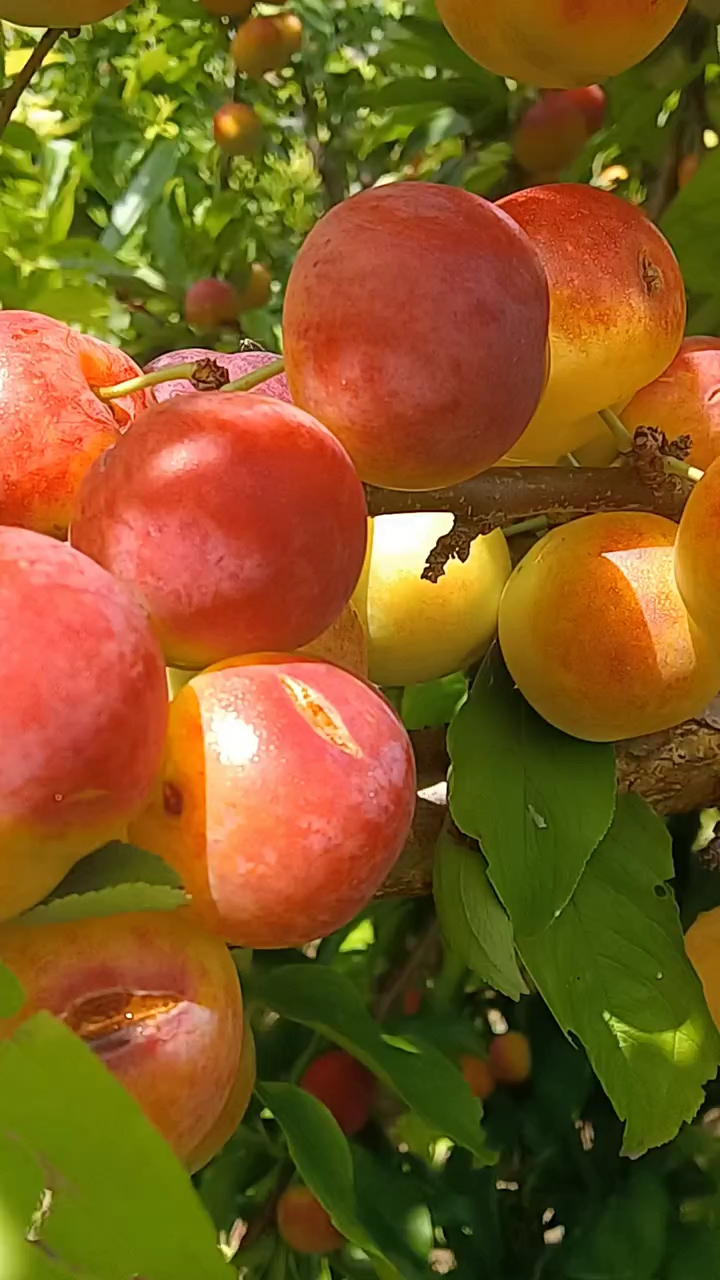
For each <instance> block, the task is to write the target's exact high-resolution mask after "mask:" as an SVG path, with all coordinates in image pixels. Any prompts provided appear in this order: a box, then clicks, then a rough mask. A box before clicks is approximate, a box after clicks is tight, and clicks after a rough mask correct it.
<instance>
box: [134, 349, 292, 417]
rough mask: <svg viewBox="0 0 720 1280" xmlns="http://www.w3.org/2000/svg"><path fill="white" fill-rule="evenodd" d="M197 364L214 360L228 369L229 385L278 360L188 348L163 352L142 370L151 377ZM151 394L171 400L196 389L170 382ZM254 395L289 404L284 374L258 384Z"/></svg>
mask: <svg viewBox="0 0 720 1280" xmlns="http://www.w3.org/2000/svg"><path fill="white" fill-rule="evenodd" d="M197 360H214V361H215V362H216V363H217V364H219V365H221V366H222V367H223V369H227V371H228V375H229V379H230V381H231V382H235V381H236V380H237V379H238V378H243V377H244V376H245V374H246V373H254V372H255V370H256V369H261V368H262V366H263V365H266V364H271V363H272V361H273V360H277V356H276V355H274V354H273V353H272V351H236V352H232V354H228V353H227V352H225V351H208V350H206V349H204V348H202V347H188V348H187V349H185V350H183V351H166V352H164V354H163V355H161V356H157V357H156V358H155V359H154V360H151V361H150V363H149V364H148V365H146V366H145V368H146V372H147V373H152V371H153V369H169V368H172V366H173V365H178V364H192V362H193V361H197ZM153 392H154V394H155V399H156V400H158V401H162V400H171V399H172V398H173V396H181V395H182V396H190V395H196V394H197V388H196V387H194V386H193V384H192V382H190V380H189V378H172V379H171V380H170V382H159V383H158V385H157V386H156V387H153ZM253 394H255V395H261V396H271V397H272V399H273V400H285V401H286V403H287V404H291V403H292V400H291V397H290V388H289V387H288V384H287V378H286V377H285V374H284V373H278V374H276V375H275V377H274V378H268V380H267V382H261V383H260V384H259V385H258V386H257V387H253Z"/></svg>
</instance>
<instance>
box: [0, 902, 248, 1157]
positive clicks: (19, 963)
mask: <svg viewBox="0 0 720 1280" xmlns="http://www.w3.org/2000/svg"><path fill="white" fill-rule="evenodd" d="M55 905H56V906H57V905H58V904H55ZM0 963H2V964H4V965H7V967H8V968H9V969H11V970H12V972H13V973H14V974H15V975H16V977H17V978H19V980H20V983H21V985H22V987H23V990H24V992H25V996H26V1002H25V1004H24V1006H23V1008H22V1009H21V1011H20V1013H19V1014H18V1015H16V1016H15V1017H12V1018H5V1019H0V1040H2V1039H4V1038H6V1037H7V1036H9V1035H11V1034H12V1033H13V1031H14V1030H15V1028H16V1027H17V1026H18V1025H20V1024H21V1023H22V1022H24V1021H25V1020H26V1019H27V1018H29V1017H31V1016H32V1014H33V1013H36V1012H38V1010H41V1009H44V1010H47V1011H48V1012H49V1013H52V1014H54V1015H55V1017H57V1018H59V1019H61V1021H62V1022H64V1023H65V1025H66V1026H68V1027H69V1028H70V1030H71V1031H74V1032H75V1034H76V1035H78V1036H79V1037H80V1039H81V1040H83V1041H84V1042H85V1044H87V1045H88V1046H89V1048H90V1049H92V1050H93V1052H94V1053H95V1054H97V1056H98V1057H99V1058H100V1060H101V1061H102V1062H103V1063H104V1064H105V1066H106V1067H108V1069H109V1070H110V1071H112V1072H113V1074H114V1075H116V1076H117V1077H118V1079H119V1080H120V1082H121V1084H123V1085H124V1086H125V1088H126V1089H127V1090H128V1092H129V1093H131V1094H132V1095H133V1097H134V1098H135V1099H136V1100H137V1102H138V1103H139V1104H140V1106H141V1107H142V1109H143V1111H144V1112H145V1114H146V1115H147V1117H148V1119H150V1120H151V1121H152V1123H153V1124H154V1125H155V1127H156V1128H157V1129H158V1130H159V1131H160V1133H161V1134H162V1135H163V1137H165V1138H166V1139H167V1141H168V1142H169V1143H170V1145H171V1146H172V1148H173V1149H174V1151H175V1153H176V1155H178V1156H179V1158H180V1159H181V1160H183V1161H184V1162H185V1163H186V1164H188V1165H189V1166H190V1167H191V1168H192V1169H196V1168H199V1167H200V1166H201V1164H203V1163H207V1160H209V1159H210V1158H211V1157H212V1156H213V1155H214V1154H215V1152H216V1151H217V1150H219V1148H220V1146H222V1145H223V1142H224V1141H225V1138H226V1137H227V1136H229V1134H228V1133H226V1132H225V1128H226V1125H225V1126H220V1124H219V1122H220V1119H221V1117H223V1115H224V1113H225V1110H226V1107H227V1106H228V1104H229V1100H230V1099H231V1096H232V1095H236V1096H237V1098H238V1105H235V1103H234V1100H233V1106H234V1113H233V1117H232V1118H233V1120H234V1121H235V1123H234V1124H233V1129H234V1128H235V1127H236V1125H237V1123H239V1119H237V1117H238V1115H241V1114H242V1112H243V1111H244V1107H242V1109H241V1106H240V1105H239V1104H240V1102H241V1101H242V1099H244V1101H245V1105H247V1101H248V1099H249V1089H248V1085H249V1086H250V1089H251V1088H252V1083H251V1081H252V1077H253V1075H254V1057H253V1054H252V1046H251V1045H250V1050H249V1052H246V1054H245V1056H244V1057H243V1055H242V1044H243V1005H242V996H241V992H240V984H239V982H238V977H237V972H236V969H235V966H234V964H233V962H232V959H231V957H230V954H229V952H228V950H227V948H226V947H225V946H224V945H223V944H222V943H221V942H220V941H219V939H218V938H215V937H213V936H212V934H209V933H207V932H206V931H205V930H204V929H201V928H199V927H198V925H197V924H196V923H195V921H194V919H193V917H192V914H191V913H190V912H189V911H188V909H187V908H185V907H180V908H178V909H176V910H170V911H137V912H125V913H121V914H118V915H110V916H108V915H103V916H100V917H98V918H92V917H80V918H77V919H72V918H70V919H61V920H60V921H58V920H56V919H55V918H54V914H53V907H50V908H42V907H41V908H39V909H38V910H37V911H35V912H31V913H30V914H29V915H28V916H26V917H24V918H23V919H22V920H20V921H17V922H12V923H10V924H2V925H0ZM239 1079H241V1080H242V1087H240V1086H239V1085H238V1080H239ZM241 1095H242V1097H241ZM213 1130H215V1134H216V1136H215V1138H214V1140H213V1141H212V1142H209V1141H208V1139H209V1137H210V1135H211V1134H212V1132H213ZM230 1132H232V1129H231V1130H230Z"/></svg>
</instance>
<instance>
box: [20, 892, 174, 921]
mask: <svg viewBox="0 0 720 1280" xmlns="http://www.w3.org/2000/svg"><path fill="white" fill-rule="evenodd" d="M187 901H188V899H187V897H186V896H185V893H184V892H183V890H182V889H175V888H173V887H172V885H168V884H140V883H137V884H117V885H113V886H112V887H110V888H106V889H97V890H93V891H92V892H90V893H68V894H66V895H65V896H62V897H57V898H53V899H52V901H50V902H44V903H42V904H41V905H40V906H39V907H33V908H32V910H31V911H27V912H26V913H25V914H24V915H23V916H22V917H21V919H22V921H23V922H24V923H28V924H60V923H62V922H64V921H67V920H87V919H88V918H92V919H97V918H98V916H116V915H121V914H125V913H126V912H131V911H176V910H177V908H178V907H182V906H186V905H187Z"/></svg>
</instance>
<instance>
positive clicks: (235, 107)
mask: <svg viewBox="0 0 720 1280" xmlns="http://www.w3.org/2000/svg"><path fill="white" fill-rule="evenodd" d="M213 134H214V137H215V141H216V142H217V144H218V146H219V147H220V150H221V151H226V152H227V153H228V155H231V156H250V155H252V154H253V152H255V151H257V150H258V148H259V146H260V143H261V142H262V135H263V127H262V122H261V120H260V117H259V115H258V114H257V112H256V111H254V110H253V108H252V107H249V106H248V105H247V103H245V102H226V103H225V104H224V106H222V107H219V108H218V110H217V111H216V112H215V115H214V116H213ZM238 310H240V308H238Z"/></svg>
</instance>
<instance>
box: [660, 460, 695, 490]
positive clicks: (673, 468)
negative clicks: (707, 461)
mask: <svg viewBox="0 0 720 1280" xmlns="http://www.w3.org/2000/svg"><path fill="white" fill-rule="evenodd" d="M663 462H664V464H665V470H666V471H667V472H668V474H669V475H671V476H682V478H683V480H692V483H693V484H697V482H698V480H702V478H703V476H704V475H705V472H704V471H701V470H700V468H699V467H691V466H690V465H689V463H687V462H683V461H682V460H681V459H680V458H663Z"/></svg>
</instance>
